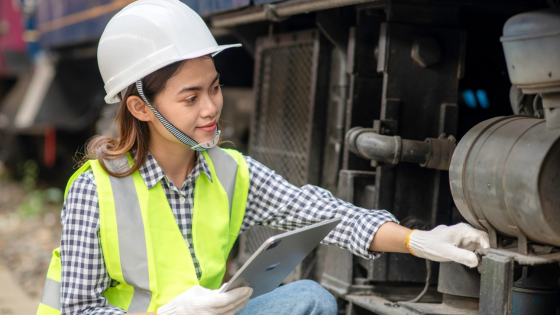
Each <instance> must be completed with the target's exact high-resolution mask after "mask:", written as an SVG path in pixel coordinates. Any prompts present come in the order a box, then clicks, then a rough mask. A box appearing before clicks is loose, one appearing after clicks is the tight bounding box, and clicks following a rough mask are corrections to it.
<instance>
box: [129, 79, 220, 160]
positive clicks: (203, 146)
mask: <svg viewBox="0 0 560 315" xmlns="http://www.w3.org/2000/svg"><path fill="white" fill-rule="evenodd" d="M136 89H137V90H138V94H140V97H141V98H142V100H143V101H144V102H145V103H146V104H147V105H148V107H150V109H151V110H152V111H153V112H154V114H155V115H156V117H157V119H158V120H159V121H160V122H161V123H162V124H163V126H165V128H166V129H167V130H168V131H169V132H171V134H172V135H174V136H175V138H177V139H179V141H181V142H182V143H184V144H186V145H188V146H189V147H190V148H191V149H193V150H195V151H198V152H203V151H206V150H208V149H210V148H212V147H214V146H216V144H217V143H218V139H219V137H220V131H219V130H218V127H217V126H216V137H215V138H214V139H213V140H210V141H207V142H204V143H201V144H199V143H198V142H196V141H195V140H194V139H193V138H191V137H189V136H187V135H186V134H184V133H183V132H182V131H181V130H179V129H177V127H175V126H173V124H171V123H170V122H169V121H168V120H167V119H165V117H163V115H162V114H161V113H160V112H159V111H158V110H157V109H155V108H154V107H153V106H152V104H150V102H148V99H147V98H146V96H145V95H144V90H143V87H142V80H138V81H136Z"/></svg>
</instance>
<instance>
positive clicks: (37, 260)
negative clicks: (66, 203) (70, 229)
mask: <svg viewBox="0 0 560 315" xmlns="http://www.w3.org/2000/svg"><path fill="white" fill-rule="evenodd" d="M26 195H27V194H26V191H25V190H24V189H23V188H22V187H21V185H19V184H17V183H9V182H1V181H0V264H1V265H3V266H4V268H5V269H6V270H8V271H9V272H10V273H11V275H12V277H13V278H14V279H15V282H16V283H18V284H19V285H20V286H21V289H22V291H23V292H25V294H27V295H28V297H30V298H32V299H37V297H40V296H41V294H42V291H43V285H44V283H45V275H46V272H47V268H48V265H49V262H50V258H51V253H52V250H53V249H54V248H56V247H58V246H59V243H60V234H61V230H62V227H61V225H60V218H59V215H60V209H61V205H60V204H52V203H45V204H44V205H42V206H41V208H40V211H39V212H38V213H37V214H34V215H29V214H22V213H21V212H22V211H18V208H19V207H20V205H21V204H22V202H23V201H24V200H25V198H26Z"/></svg>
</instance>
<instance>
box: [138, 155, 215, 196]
mask: <svg viewBox="0 0 560 315" xmlns="http://www.w3.org/2000/svg"><path fill="white" fill-rule="evenodd" d="M138 171H139V172H140V176H142V179H144V182H145V183H146V186H147V187H148V189H151V188H152V187H154V186H155V185H156V184H157V183H158V182H160V181H161V180H162V179H163V178H166V177H167V176H166V175H165V173H164V172H163V169H162V168H161V167H160V166H159V164H158V162H157V161H156V159H155V158H154V157H153V156H152V154H150V153H149V152H148V157H147V158H146V162H144V165H142V166H141V167H140V169H139V170H138ZM200 173H204V174H205V175H206V177H208V179H210V182H212V174H211V173H210V167H209V166H208V163H207V162H206V159H205V158H204V155H203V154H200V153H198V152H196V161H195V163H194V167H193V170H192V171H191V173H190V174H189V176H187V179H186V180H185V183H186V182H188V181H189V180H190V181H195V180H196V179H197V178H198V176H200ZM185 183H183V186H184V185H185Z"/></svg>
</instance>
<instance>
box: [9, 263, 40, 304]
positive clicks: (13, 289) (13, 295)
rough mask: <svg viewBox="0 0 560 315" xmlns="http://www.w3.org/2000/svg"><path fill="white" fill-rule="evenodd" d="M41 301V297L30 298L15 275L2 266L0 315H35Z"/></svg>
mask: <svg viewBox="0 0 560 315" xmlns="http://www.w3.org/2000/svg"><path fill="white" fill-rule="evenodd" d="M40 299H41V297H40V296H37V297H36V298H30V297H29V295H27V294H26V293H25V292H23V290H22V289H21V287H20V285H19V284H18V283H17V280H16V279H15V277H14V275H12V273H10V272H9V270H8V269H7V268H6V267H5V266H3V265H0V315H34V314H35V312H37V306H38V305H39V300H40Z"/></svg>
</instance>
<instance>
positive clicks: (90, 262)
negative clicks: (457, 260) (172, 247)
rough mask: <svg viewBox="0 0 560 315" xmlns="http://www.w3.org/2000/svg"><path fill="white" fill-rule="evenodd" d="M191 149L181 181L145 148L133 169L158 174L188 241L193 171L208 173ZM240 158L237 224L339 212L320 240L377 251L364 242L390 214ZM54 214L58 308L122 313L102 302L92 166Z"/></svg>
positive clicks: (358, 251)
mask: <svg viewBox="0 0 560 315" xmlns="http://www.w3.org/2000/svg"><path fill="white" fill-rule="evenodd" d="M198 157H199V158H197V161H196V163H195V166H194V169H193V170H192V172H191V174H190V175H189V176H188V177H187V179H186V180H185V182H184V183H183V186H182V187H180V188H179V187H176V186H175V185H174V184H173V183H172V182H171V181H170V180H168V179H167V176H166V175H165V174H164V172H163V170H162V169H161V167H160V166H159V165H158V163H157V162H156V160H155V159H154V158H153V157H152V156H151V155H149V156H148V159H147V161H146V163H145V164H144V165H143V166H142V168H141V169H140V174H141V175H142V178H143V179H144V182H145V183H146V185H147V186H148V188H152V187H153V186H155V185H156V184H157V183H158V182H162V186H163V189H164V191H165V194H166V196H167V201H168V202H169V205H170V206H171V209H172V211H173V214H174V215H175V219H176V220H177V225H178V226H179V228H180V230H181V232H182V233H183V236H184V237H185V240H186V241H187V243H188V244H190V243H191V240H192V227H191V214H192V209H193V200H194V185H195V181H196V178H197V177H198V176H199V175H200V173H204V174H206V175H207V176H208V177H209V178H211V174H210V170H209V168H208V164H207V163H206V161H205V160H204V158H203V155H201V154H199V155H198ZM245 159H246V161H247V165H248V166H249V173H250V184H249V196H248V199H247V208H246V212H245V218H244V220H243V224H242V226H241V231H245V230H247V229H248V228H249V227H251V226H252V225H266V226H270V227H274V228H278V229H283V230H293V229H296V228H299V227H303V226H306V225H309V224H312V223H317V222H320V221H323V220H326V219H331V218H334V217H339V218H341V219H342V223H341V224H339V225H338V226H337V227H336V228H335V229H334V230H333V231H332V232H331V233H330V234H329V235H328V236H327V237H326V238H325V239H324V240H323V244H331V245H336V246H339V247H341V248H344V249H347V250H349V251H351V252H352V253H354V254H355V255H358V256H361V257H365V258H368V259H373V258H375V257H377V255H379V254H378V253H372V252H370V251H369V250H368V248H369V244H370V242H371V240H372V239H373V236H374V234H375V232H376V231H377V229H378V228H379V227H380V226H381V225H382V224H383V223H385V222H388V221H394V222H397V220H396V219H395V217H394V216H393V215H392V214H390V213H389V212H387V211H383V210H376V211H372V210H366V209H362V208H358V207H355V206H353V205H351V204H349V203H347V202H344V201H341V200H339V199H336V198H334V197H333V195H332V194H331V193H330V192H328V191H327V190H324V189H322V188H319V187H316V186H312V185H305V186H303V187H301V188H298V187H295V186H293V185H291V184H290V183H288V182H287V181H286V180H285V179H284V178H282V177H281V176H279V175H277V174H276V173H275V172H274V171H272V170H270V169H269V168H267V167H266V166H264V165H262V164H261V163H259V162H257V161H255V160H253V159H251V158H250V157H245ZM61 222H62V225H63V231H62V239H61V242H60V246H61V254H60V259H61V265H62V292H61V302H62V304H61V306H62V309H61V311H62V315H69V314H96V315H100V314H103V315H109V314H110V315H116V314H119V315H120V314H123V313H125V312H124V311H123V310H122V309H120V308H116V307H113V306H110V305H108V303H107V300H106V298H105V297H103V293H104V292H105V290H106V289H107V288H108V287H109V285H110V283H111V279H110V277H109V274H108V273H107V269H106V267H105V262H104V261H103V253H102V251H101V244H100V240H99V204H98V200H97V188H96V184H95V178H94V176H93V173H92V171H91V170H89V171H87V172H85V173H83V174H82V175H80V176H79V177H78V178H77V179H76V181H74V183H73V184H72V185H71V187H70V189H69V191H68V195H67V197H66V200H65V203H64V206H63V208H62V215H61ZM189 248H190V252H191V255H192V257H193V262H194V264H195V268H196V272H197V276H198V277H199V278H200V268H199V265H198V262H197V260H196V257H195V253H194V249H193V247H192V246H189Z"/></svg>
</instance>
